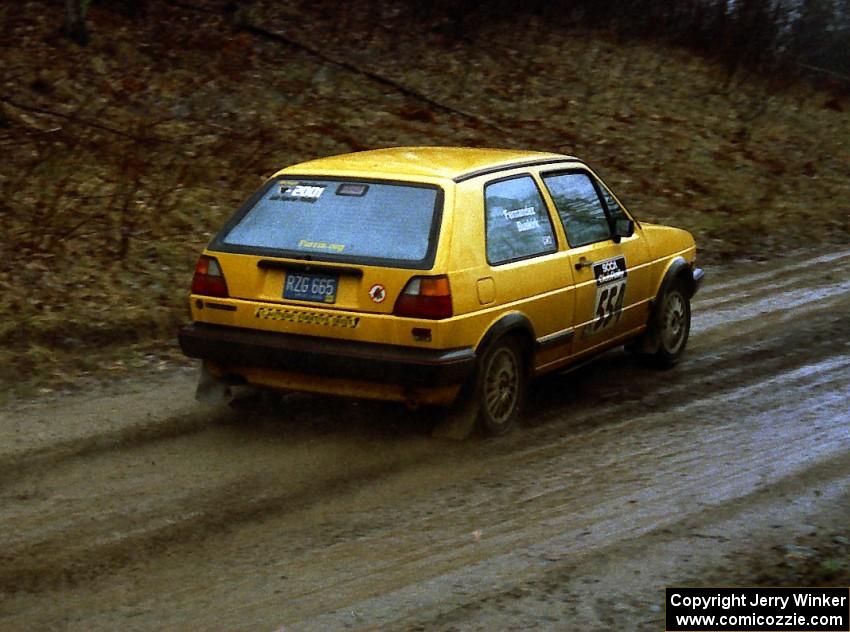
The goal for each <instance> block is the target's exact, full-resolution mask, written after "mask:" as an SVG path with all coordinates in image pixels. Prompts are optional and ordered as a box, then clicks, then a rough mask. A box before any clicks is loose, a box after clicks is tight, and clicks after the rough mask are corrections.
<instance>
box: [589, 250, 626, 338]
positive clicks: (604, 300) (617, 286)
mask: <svg viewBox="0 0 850 632" xmlns="http://www.w3.org/2000/svg"><path fill="white" fill-rule="evenodd" d="M593 275H594V276H595V277H596V304H595V308H596V309H595V311H594V321H593V331H594V332H596V331H600V330H602V329H605V328H606V327H610V326H611V325H613V324H615V323H617V322H618V321H619V320H620V316H621V315H622V313H623V299H625V297H626V258H625V257H615V258H614V259H608V260H606V261H600V262H598V263H595V264H593Z"/></svg>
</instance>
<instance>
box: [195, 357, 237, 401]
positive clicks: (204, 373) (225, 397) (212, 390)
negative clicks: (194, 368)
mask: <svg viewBox="0 0 850 632" xmlns="http://www.w3.org/2000/svg"><path fill="white" fill-rule="evenodd" d="M195 399H196V400H198V401H199V402H201V403H204V404H208V405H210V406H219V405H221V404H228V403H230V401H231V400H232V399H233V393H232V391H231V390H230V386H228V385H227V384H225V383H224V382H222V381H221V380H219V379H217V378H215V377H214V376H213V375H212V374H211V373H210V372H209V370H207V366H206V364H202V365H201V374H200V377H199V378H198V388H196V389H195Z"/></svg>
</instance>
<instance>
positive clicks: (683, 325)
mask: <svg viewBox="0 0 850 632" xmlns="http://www.w3.org/2000/svg"><path fill="white" fill-rule="evenodd" d="M652 328H653V332H652V333H653V335H654V336H655V337H656V338H657V341H658V349H657V351H656V352H655V353H654V354H653V355H652V356H651V360H652V361H653V363H654V364H656V365H657V366H660V367H663V368H668V367H672V366H673V365H675V364H676V363H677V362H679V360H680V359H681V357H682V354H683V353H684V351H685V345H686V344H687V342H688V335H689V334H690V331H691V300H690V296H689V294H688V292H687V291H686V290H685V288H684V286H683V285H682V284H681V283H675V284H674V285H672V286H671V287H670V288H668V289H667V290H666V291H665V292H664V294H663V295H662V296H661V298H660V302H659V305H658V311H657V312H656V314H655V318H654V322H653V323H652Z"/></svg>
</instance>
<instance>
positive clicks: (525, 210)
mask: <svg viewBox="0 0 850 632" xmlns="http://www.w3.org/2000/svg"><path fill="white" fill-rule="evenodd" d="M484 206H485V212H486V214H487V261H489V262H490V264H491V265H497V264H500V263H507V262H509V261H516V260H517V259H525V258H527V257H533V256H536V255H542V254H546V253H549V252H555V251H556V250H557V249H558V246H557V243H556V242H555V234H554V232H553V231H552V223H551V221H550V220H549V213H548V211H547V210H546V204H545V203H544V202H543V198H542V197H541V196H540V191H539V190H538V189H537V185H536V184H534V180H532V178H531V176H520V177H518V178H511V179H510V180H501V181H499V182H494V183H492V184H488V185H487V186H486V187H485V188H484Z"/></svg>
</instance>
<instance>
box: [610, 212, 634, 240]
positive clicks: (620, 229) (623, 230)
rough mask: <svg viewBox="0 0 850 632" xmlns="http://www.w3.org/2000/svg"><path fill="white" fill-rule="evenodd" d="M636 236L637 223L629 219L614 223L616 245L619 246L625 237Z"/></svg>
mask: <svg viewBox="0 0 850 632" xmlns="http://www.w3.org/2000/svg"><path fill="white" fill-rule="evenodd" d="M634 234H635V223H634V222H633V221H632V220H630V219H629V218H627V217H623V218H620V219H617V220H615V221H614V235H613V239H614V243H615V244H619V243H620V240H621V239H622V238H623V237H631V236H632V235H634Z"/></svg>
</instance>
